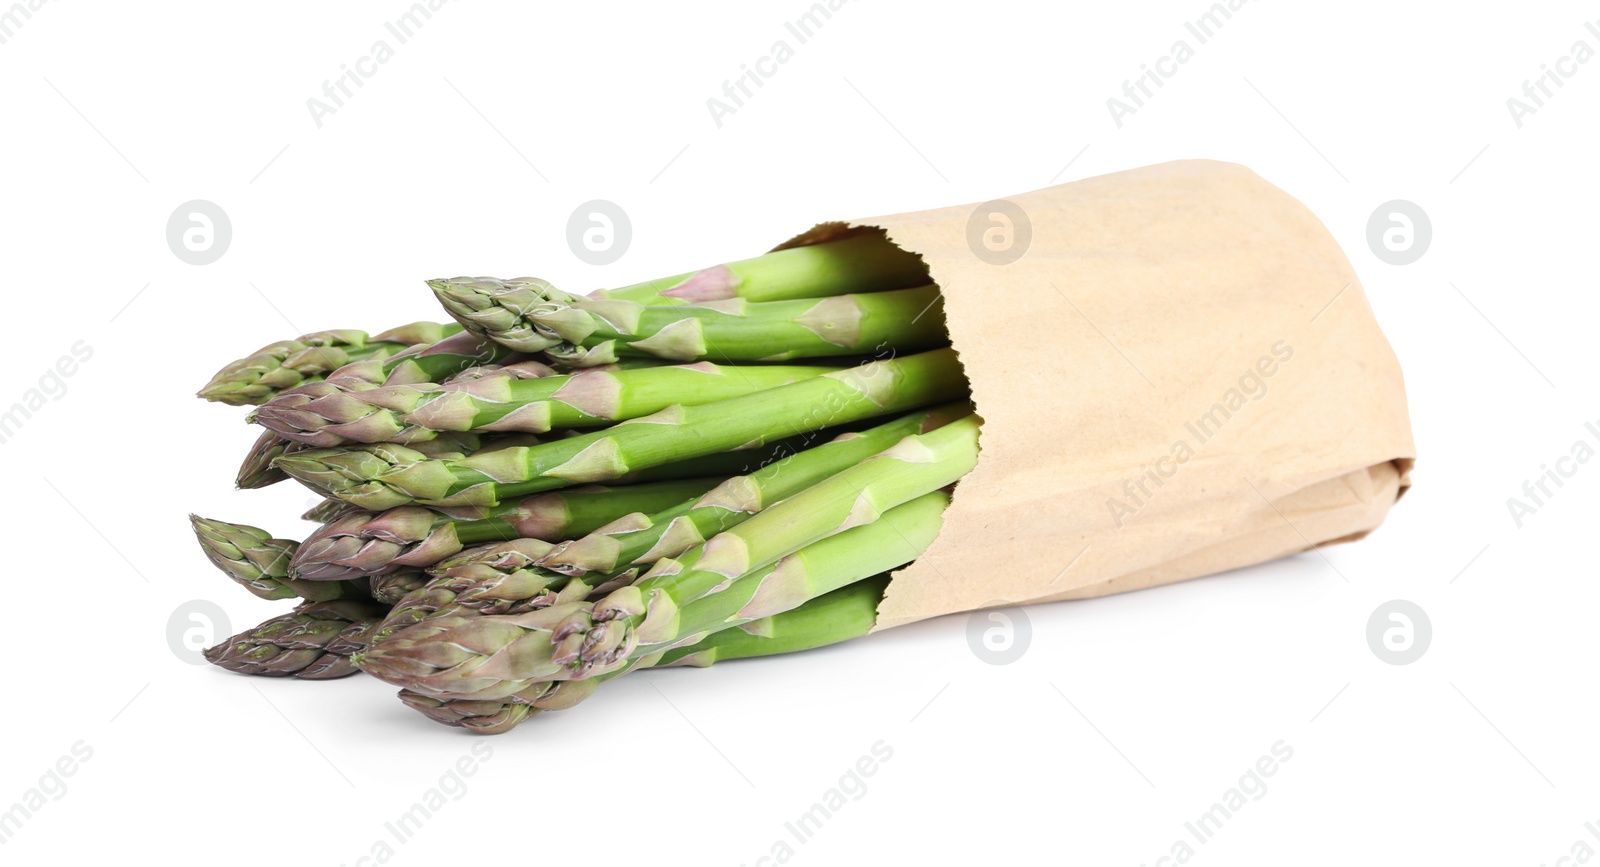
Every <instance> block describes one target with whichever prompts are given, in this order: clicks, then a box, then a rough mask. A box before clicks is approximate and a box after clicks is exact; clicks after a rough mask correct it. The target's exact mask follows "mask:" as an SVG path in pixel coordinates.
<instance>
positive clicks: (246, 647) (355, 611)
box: [205, 599, 383, 680]
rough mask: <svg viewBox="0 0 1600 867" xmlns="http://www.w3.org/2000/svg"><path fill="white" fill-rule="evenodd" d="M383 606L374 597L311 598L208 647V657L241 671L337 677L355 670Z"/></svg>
mask: <svg viewBox="0 0 1600 867" xmlns="http://www.w3.org/2000/svg"><path fill="white" fill-rule="evenodd" d="M382 614H383V607H382V606H380V605H377V604H376V603H373V602H371V601H366V602H363V601H360V600H350V599H346V600H339V601H336V602H307V603H305V604H304V605H301V606H300V607H298V608H296V609H295V610H294V611H293V612H291V613H289V614H283V615H279V616H277V617H273V618H271V619H270V620H267V621H265V622H263V623H261V624H260V625H258V626H256V627H254V628H251V629H247V630H245V631H244V632H241V633H239V634H238V635H235V636H233V637H232V638H229V639H228V640H226V641H224V642H222V643H221V644H219V645H217V646H216V647H210V648H207V649H206V650H205V658H206V661H207V662H210V663H212V664H213V665H219V666H221V667H223V668H226V669H228V670H230V671H236V672H238V673H240V674H254V675H260V676H263V677H288V676H293V677H298V678H300V679H302V680H331V679H333V678H337V677H346V676H348V675H352V674H355V673H356V671H358V669H357V668H356V666H355V664H354V663H353V662H352V661H351V659H350V657H351V656H352V655H354V654H355V653H357V652H359V651H362V650H365V649H366V647H367V644H368V641H369V637H370V634H371V632H372V631H373V629H375V628H376V627H377V624H378V618H379V617H381V616H382Z"/></svg>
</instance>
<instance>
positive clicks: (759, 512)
mask: <svg viewBox="0 0 1600 867" xmlns="http://www.w3.org/2000/svg"><path fill="white" fill-rule="evenodd" d="M429 286H430V287H431V288H432V289H433V292H434V294H435V296H436V297H437V298H438V300H439V301H440V302H441V303H442V304H443V306H444V308H445V310H446V311H447V312H448V313H449V315H450V316H451V317H452V318H453V319H454V320H455V323H453V324H438V323H414V324H412V325H406V326H402V327H400V328H396V329H393V330H390V331H386V332H383V333H381V334H378V335H376V336H370V337H369V336H368V335H367V334H366V333H365V332H361V331H346V330H340V331H325V332H318V333H316V334H308V335H305V336H303V337H300V338H296V339H294V340H288V341H282V342H280V343H274V344H271V345H270V346H266V347H263V348H262V349H260V350H258V351H257V352H255V353H252V354H251V355H249V356H247V357H245V358H243V359H240V360H239V361H235V362H233V363H231V364H229V365H227V366H226V367H224V368H223V369H222V370H221V371H219V372H218V373H217V374H216V376H215V377H213V378H212V380H211V382H210V383H208V384H207V385H206V386H205V388H203V389H202V390H201V391H200V396H201V397H203V398H206V399H208V400H214V401H219V402H223V403H229V404H233V405H253V406H254V407H255V409H254V410H252V411H251V413H250V416H249V420H250V421H252V422H254V423H255V424H257V425H259V426H261V427H262V428H263V429H264V430H263V432H262V433H261V435H260V437H259V438H258V440H257V441H256V443H255V445H254V446H253V447H252V448H251V449H250V451H249V453H248V454H247V455H246V457H245V461H244V464H243V465H242V466H241V467H240V469H239V472H238V474H237V479H238V484H239V486H240V487H244V488H256V487H263V486H266V485H270V484H273V483H275V482H278V481H281V480H283V479H284V478H288V477H292V478H294V479H295V480H297V481H299V482H301V483H302V484H304V485H306V486H307V487H309V488H311V489H312V490H314V491H316V492H318V493H319V494H321V495H322V496H324V497H325V498H326V499H325V500H324V501H323V503H322V504H320V505H318V506H316V507H315V508H313V509H312V510H311V511H310V512H308V513H307V514H306V515H305V517H306V518H307V519H309V520H313V521H316V522H317V523H319V524H320V526H319V527H318V528H317V529H316V530H314V531H312V532H311V533H310V534H309V535H308V536H306V537H305V539H304V540H303V541H300V542H295V541H291V540H287V539H280V538H275V537H273V536H272V534H271V533H269V532H267V531H265V530H262V529H259V528H256V527H250V526H245V525H242V524H231V523H227V522H223V521H215V520H209V519H205V518H200V517H193V519H192V520H193V524H194V530H195V533H196V535H197V536H198V538H199V540H200V544H201V547H202V549H203V550H204V551H205V553H206V556H207V557H208V558H209V559H210V560H211V562H212V563H213V564H215V565H216V566H217V567H218V568H219V569H221V570H222V571H223V572H224V573H225V574H227V575H228V577H229V578H231V579H233V580H234V581H235V582H236V583H238V584H239V585H240V586H242V587H244V588H245V589H246V590H248V591H249V592H251V593H253V594H255V595H256V596H258V597H260V598H263V599H297V600H299V604H298V605H297V607H295V608H294V609H293V610H292V611H289V612H288V613H284V614H281V615H279V616H276V617H273V618H271V619H269V620H267V621H266V622H264V623H262V624H260V625H258V626H256V627H254V628H252V629H249V630H246V631H245V632H242V633H240V634H238V635H235V636H233V637H231V638H229V639H227V640H226V641H224V642H223V643H222V644H220V645H218V646H216V647H213V648H211V649H209V650H207V651H206V658H207V659H208V660H210V661H211V662H213V663H215V664H217V665H219V666H222V667H224V668H228V669H230V670H233V671H237V672H241V673H245V674H256V675H265V676H273V677H283V676H293V677H298V678H303V679H312V680H316V679H329V678H337V677H343V676H346V675H349V674H354V673H355V672H357V671H364V672H366V673H368V674H369V675H372V676H375V677H377V678H379V679H381V680H384V681H387V682H389V683H391V684H394V685H396V686H399V687H400V688H401V692H400V698H401V699H402V701H403V702H404V703H405V704H406V705H408V706H410V707H412V708H414V709H416V710H418V711H421V712H422V713H423V714H425V715H426V716H428V717H429V718H431V719H433V720H436V721H438V722H441V723H444V724H447V725H453V726H459V727H462V728H465V729H467V730H469V731H472V732H477V733H483V734H493V733H499V732H504V731H508V730H510V729H511V728H513V727H515V726H516V725H518V724H519V723H521V722H522V721H524V720H526V719H528V718H529V717H531V716H533V715H534V714H537V713H539V712H541V711H546V710H558V709H564V708H569V707H571V706H572V705H574V704H576V703H577V702H579V701H582V700H583V699H584V698H587V697H588V696H589V695H590V694H591V693H593V692H594V690H595V689H596V687H598V686H599V685H600V684H601V683H604V682H605V681H608V680H610V679H611V678H614V677H619V676H621V675H623V674H626V673H628V672H630V671H633V670H635V669H639V668H651V667H662V666H675V665H676V666H684V665H690V666H705V665H710V664H712V663H713V662H717V661H720V660H727V659H739V658H747V657H756V656H768V655H772V654H778V653H788V652H792V651H797V650H804V649H808V648H813V647H819V646H823V645H827V644H833V643H836V642H840V641H845V640H847V639H850V638H854V637H857V636H860V635H862V634H865V633H866V632H867V631H869V630H870V629H871V628H872V626H873V623H874V622H875V620H876V617H877V608H878V605H879V603H880V602H881V601H882V598H883V593H884V590H885V588H886V586H887V584H888V574H889V573H890V572H891V571H893V570H895V569H897V568H899V567H901V566H904V565H905V564H907V563H909V562H911V561H912V560H914V559H916V558H917V557H918V556H920V555H921V554H922V552H923V551H924V550H926V548H927V547H928V546H929V545H930V544H931V543H932V541H933V539H934V536H935V535H936V534H937V533H938V531H939V529H940V523H941V519H942V514H943V511H944V508H945V506H946V505H947V503H948V502H949V489H950V488H951V487H952V486H953V485H954V484H955V482H956V481H957V480H958V479H960V478H961V477H962V476H963V475H965V474H966V473H967V472H968V471H969V470H971V469H972V467H973V466H974V465H975V464H976V462H977V456H978V420H977V418H976V417H975V416H974V415H973V414H972V412H971V405H970V404H969V403H968V402H967V399H966V396H967V385H966V380H965V378H964V376H963V375H962V372H961V367H960V364H959V363H958V361H957V360H956V356H955V352H954V350H952V349H950V348H949V346H948V341H947V337H946V332H945V326H944V319H943V311H942V308H941V305H940V294H939V289H938V287H937V286H935V285H933V284H931V283H930V282H929V275H928V272H927V270H926V268H925V267H924V265H923V264H922V262H921V260H920V259H919V258H918V257H916V256H914V255H912V254H910V253H907V252H905V251H903V250H901V249H900V248H898V247H896V246H894V245H893V244H892V243H890V242H889V241H888V240H887V238H886V237H884V236H883V235H882V233H870V232H869V233H863V234H857V235H852V236H849V237H846V238H844V239H842V240H837V241H832V242H829V243H824V244H818V245H814V246H809V247H800V248H795V249H789V250H783V251H779V252H774V253H769V254H767V255H765V256H759V257H756V258H754V259H747V260H744V261H739V262H730V263H727V264H723V265H717V266H714V267H711V268H706V269H702V270H699V271H694V272H690V273H687V274H679V275H675V276H672V277H667V278H664V279H660V280H654V281H650V282H646V283H640V284H637V285H633V286H627V287H624V288H620V289H611V290H599V291H596V292H593V293H591V294H589V295H573V294H568V293H566V292H562V291H561V290H559V289H557V288H555V287H554V286H551V285H550V284H549V283H546V282H544V281H542V280H535V279H519V280H494V279H489V278H459V279H454V280H435V281H430V283H429Z"/></svg>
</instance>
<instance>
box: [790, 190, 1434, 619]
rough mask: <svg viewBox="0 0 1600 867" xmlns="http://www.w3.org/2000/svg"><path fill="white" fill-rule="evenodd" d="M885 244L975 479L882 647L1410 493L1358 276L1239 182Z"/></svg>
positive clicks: (883, 611) (972, 222) (1089, 200)
mask: <svg viewBox="0 0 1600 867" xmlns="http://www.w3.org/2000/svg"><path fill="white" fill-rule="evenodd" d="M873 227H876V228H878V229H882V230H884V231H886V232H887V234H888V237H889V238H890V240H892V241H894V242H895V243H896V244H898V245H900V246H901V247H903V248H905V249H907V250H911V251H913V252H916V253H918V254H920V255H921V256H922V257H923V258H924V259H925V260H926V261H927V264H928V267H929V269H930V270H931V273H932V275H933V279H934V281H935V282H937V283H938V284H939V285H940V286H941V287H942V288H943V292H944V295H945V309H946V313H947V316H948V319H949V325H950V337H951V341H952V343H953V344H954V346H955V348H956V350H957V352H958V353H959V354H960V357H961V361H962V363H963V365H964V366H965V368H966V372H967V376H968V378H969V379H970V380H971V383H972V396H973V400H974V402H975V403H976V405H977V409H978V413H979V415H980V416H981V417H982V419H983V428H982V434H981V438H980V446H981V449H982V452H981V455H980V457H979V460H978V465H977V468H976V469H975V470H974V471H973V472H972V473H970V474H969V475H968V476H967V477H966V478H965V479H963V480H962V481H961V483H960V484H959V485H958V486H957V487H956V490H955V494H954V499H953V501H952V503H951V505H950V508H949V509H948V510H947V512H946V514H945V521H944V529H943V531H942V532H941V534H940V536H939V538H938V539H937V541H935V543H934V545H933V547H932V548H931V549H929V550H928V552H927V553H926V554H924V555H923V556H922V557H921V558H920V559H919V560H917V562H916V563H914V564H912V565H911V566H909V567H907V568H906V569H904V570H902V571H901V572H900V573H898V574H897V575H896V576H895V577H894V579H893V581H892V582H891V584H890V585H889V590H888V593H887V595H886V596H885V599H884V602H883V604H882V606H881V607H880V609H879V618H878V623H877V627H876V628H877V629H886V628H889V627H893V626H898V625H901V624H905V623H910V622H912V621H916V620H921V619H924V618H928V617H934V616H937V615H941V614H950V613H953V612H959V611H967V610H972V609H978V608H987V607H995V606H1000V605H1011V604H1022V603H1031V602H1044V601H1051V600H1059V599H1076V598H1084V597H1091V596H1099V595H1103V594H1107V593H1119V592H1122V591H1126V590H1137V589H1140V588H1144V587H1152V586H1156V585H1160V584H1167V583H1171V582H1174V581H1181V580H1184V579H1186V578H1194V577H1197V576H1201V575H1208V574H1213V573H1216V572H1221V571H1225V570H1228V569H1234V568H1237V567H1240V566H1247V565H1250V564H1253V563H1260V562H1263V561H1266V560H1271V559H1274V558H1277V557H1283V556H1285V555H1288V554H1293V553H1296V552H1299V551H1305V550H1308V549H1310V548H1313V547H1317V546H1320V545H1328V544H1333V543H1337V542H1349V541H1354V540H1356V539H1360V538H1362V537H1363V536H1365V535H1366V534H1367V533H1369V532H1371V531H1372V530H1373V529H1374V528H1375V527H1377V526H1378V524H1380V523H1382V521H1383V518H1384V516H1385V515H1386V514H1387V513H1388V511H1389V507H1390V506H1391V505H1392V504H1393V503H1394V502H1395V501H1396V500H1397V499H1398V498H1399V496H1400V495H1401V494H1403V493H1404V492H1405V490H1406V488H1407V487H1408V486H1409V484H1410V481H1409V471H1410V468H1411V465H1412V461H1413V458H1414V450H1413V446H1412V441H1411V426H1410V422H1409V420H1408V417H1407V412H1406V399H1405V387H1404V383H1403V382H1402V380H1401V374H1400V366H1399V363H1398V361H1397V360H1396V359H1395V356H1394V352H1393V351H1392V350H1391V349H1390V347H1389V344H1388V341H1387V340H1385V338H1384V336H1383V333H1382V331H1380V330H1379V328H1378V324H1377V322H1376V321H1375V319H1374V318H1373V314H1372V309H1371V307H1369V306H1368V304H1367V299H1366V297H1365V295H1364V294H1363V292H1362V290H1361V284H1360V282H1359V281H1358V280H1357V279H1356V275H1355V272H1354V270H1353V269H1352V268H1351V266H1350V262H1349V261H1348V260H1347V259H1346V258H1345V255H1344V253H1343V252H1342V251H1341V250H1340V249H1339V247H1338V245H1337V244H1336V243H1335V242H1334V240H1333V237H1332V236H1331V235H1330V234H1329V233H1328V231H1327V229H1326V228H1324V227H1323V225H1322V224H1321V223H1320V222H1319V221H1318V220H1317V218H1316V217H1315V216H1313V215H1312V214H1311V212H1310V211H1308V210H1307V209H1306V208H1305V206H1303V205H1301V204H1300V203H1299V202H1298V201H1296V200H1295V199H1293V198H1291V197H1290V196H1289V195H1287V194H1286V193H1284V192H1283V191H1282V190H1279V189H1278V188H1276V187H1274V186H1272V185H1271V184H1269V183H1267V182H1266V181H1264V180H1262V179H1261V178H1260V177H1258V176H1257V175H1256V174H1255V173H1253V172H1251V171H1250V170H1249V169H1246V168H1244V167H1242V166H1237V165H1232V164H1228V163H1219V162H1210V161H1184V162H1174V163H1166V164H1163V165H1157V166H1150V167H1147V168H1142V169H1135V170H1132V171H1126V172H1120V173H1117V174H1113V175H1106V176H1103V177H1097V178H1090V179H1088V180H1083V181H1077V182H1075V183H1070V184H1063V185H1061V186H1056V187H1050V188H1048V189H1043V190H1038V191H1036V192H1031V193H1025V194H1022V195H1017V196H1012V197H1010V198H1009V199H1005V200H999V201H996V202H991V203H986V204H985V205H982V206H974V205H962V206H957V207H951V208H941V209H938V210H932V211H922V212H918V213H912V214H896V215H893V216H887V217H877V218H873V219H865V220H852V221H849V222H842V223H827V224H823V225H820V226H817V227H816V228H814V229H812V230H811V231H810V232H807V233H806V234H804V235H801V236H799V237H797V238H795V239H793V240H791V241H789V242H787V243H786V244H784V245H783V246H784V247H791V246H798V245H802V244H812V243H817V242H820V241H825V240H829V239H831V238H835V237H838V236H840V235H843V234H846V233H850V232H859V231H871V230H873Z"/></svg>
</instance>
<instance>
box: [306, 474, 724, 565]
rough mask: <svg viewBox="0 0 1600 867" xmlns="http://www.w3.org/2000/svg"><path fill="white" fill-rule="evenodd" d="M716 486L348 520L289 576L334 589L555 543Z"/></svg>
mask: <svg viewBox="0 0 1600 867" xmlns="http://www.w3.org/2000/svg"><path fill="white" fill-rule="evenodd" d="M718 481H719V480H718V479H683V480H678V481H667V482H655V483H653V484H646V485H624V486H619V487H612V488H607V487H601V486H598V485H589V486H584V487H580V488H568V489H566V490H563V491H553V492H551V493H547V494H539V495H536V496H532V497H525V498H523V499H521V500H517V501H513V502H510V503H506V504H503V505H500V506H495V507H492V508H489V509H468V510H462V511H459V512H456V513H440V512H435V511H432V510H430V509H425V508H422V507H419V506H401V507H399V508H394V509H389V510H388V511H385V512H378V513H374V512H359V511H358V512H353V513H351V514H349V515H345V516H343V517H341V518H339V519H338V520H335V521H333V522H331V523H329V524H327V525H326V526H324V527H322V528H320V529H318V530H317V531H316V532H315V533H312V534H311V536H310V537H308V538H307V539H306V540H305V542H303V543H301V545H300V548H299V550H298V551H296V552H295V555H294V560H293V561H292V562H291V563H290V565H289V571H290V573H291V574H293V575H294V576H295V577H296V578H302V579H306V580H310V581H335V580H340V579H346V578H354V577H358V576H361V575H381V574H383V573H385V572H388V571H391V570H394V569H401V568H405V567H423V566H431V565H433V564H434V563H437V562H439V561H440V560H443V559H444V558H446V557H448V556H450V555H452V554H454V553H456V552H457V551H460V550H461V549H462V547H464V546H466V545H473V544H477V543H480V542H495V541H504V540H508V539H516V538H519V537H524V538H533V539H542V540H545V541H548V542H554V541H556V540H559V539H565V538H570V537H572V536H578V535H582V534H585V533H589V532H592V531H594V530H595V529H597V528H599V527H602V526H604V525H606V524H608V523H610V522H612V521H615V520H616V519H617V518H620V517H622V516H623V515H626V514H630V513H632V512H638V511H645V512H653V511H658V510H660V509H663V508H666V507H667V506H670V505H676V504H677V503H680V502H682V501H683V500H684V499H685V498H688V497H696V496H699V495H701V494H704V493H705V492H706V491H707V490H709V489H710V488H711V487H713V486H714V485H716V484H717V482H718Z"/></svg>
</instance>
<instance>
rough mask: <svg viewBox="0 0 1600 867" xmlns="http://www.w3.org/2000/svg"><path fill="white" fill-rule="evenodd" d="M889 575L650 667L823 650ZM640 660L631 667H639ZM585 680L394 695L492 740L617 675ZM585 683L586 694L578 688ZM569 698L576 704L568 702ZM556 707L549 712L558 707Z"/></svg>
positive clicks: (864, 626) (852, 627)
mask: <svg viewBox="0 0 1600 867" xmlns="http://www.w3.org/2000/svg"><path fill="white" fill-rule="evenodd" d="M888 584H889V576H887V575H878V576H876V577H873V578H868V579H866V580H864V581H857V582H856V583H854V584H850V585H847V586H845V587H842V588H840V589H838V590H834V591H832V592H831V593H827V594H824V595H822V596H819V597H817V598H815V599H812V600H811V601H809V602H807V603H805V604H804V605H801V606H800V607H799V608H796V609H794V610H792V611H785V612H782V613H780V614H775V615H772V616H771V617H765V618H762V619H760V620H754V621H750V622H748V623H745V624H743V625H742V626H739V627H738V628H733V629H723V630H721V631H719V632H713V633H711V634H710V635H707V636H706V637H705V638H703V639H701V640H700V641H698V642H696V643H694V644H691V645H688V646H685V647H677V648H673V649H671V650H668V651H665V652H664V653H661V654H658V655H656V656H655V657H653V658H652V659H653V660H654V667H656V668H668V667H673V666H695V667H699V668H704V667H706V666H709V665H712V664H713V663H717V662H727V661H730V660H734V659H753V658H756V657H762V656H777V655H779V654H783V653H796V652H799V651H802V650H811V649H814V648H818V647H826V646H828V645H830V644H838V643H840V642H844V641H849V640H850V639H852V638H859V637H861V636H863V635H866V634H867V633H868V632H870V631H872V627H873V625H874V624H876V623H877V621H878V605H879V604H880V603H881V602H882V601H883V593H884V590H885V589H886V588H887V587H888ZM646 665H647V663H646V662H645V661H644V660H641V661H640V662H639V664H638V665H636V666H634V668H643V667H646ZM627 670H631V669H624V670H619V671H616V672H612V673H611V674H607V675H601V676H599V677H593V678H589V679H587V680H567V681H555V682H554V683H551V684H549V685H550V686H552V687H556V688H557V689H556V690H552V691H551V692H552V693H553V695H547V696H540V697H539V698H538V699H536V700H535V703H534V704H526V703H524V701H523V700H521V699H515V700H509V701H502V700H497V699H479V700H471V699H450V698H440V697H436V696H431V695H427V694H425V693H420V692H416V691H414V690H410V689H402V690H400V700H401V701H403V702H405V703H406V705H407V706H409V707H411V708H412V709H414V710H417V711H420V712H421V713H423V714H424V715H426V716H427V717H428V718H429V719H431V720H433V721H434V722H437V723H442V724H444V725H449V726H457V727H460V728H464V729H466V730H467V731H469V732H472V733H473V734H480V735H497V734H504V733H505V732H508V731H510V730H512V729H513V728H516V727H517V726H518V725H520V724H521V723H523V722H526V721H527V720H528V719H531V718H532V717H533V716H534V715H536V714H538V713H539V712H541V711H543V710H558V709H566V708H568V707H571V706H573V705H575V704H577V702H578V701H581V700H582V699H584V698H587V697H588V696H589V695H591V694H592V693H593V690H594V687H597V686H598V685H599V684H600V683H602V682H604V681H607V680H610V679H611V678H612V677H616V676H618V675H620V674H623V673H625V671H627ZM585 686H587V687H588V689H586V690H585V689H582V687H585ZM574 699H576V700H574ZM558 702H559V705H560V707H552V706H551V705H552V704H555V703H558Z"/></svg>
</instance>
